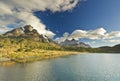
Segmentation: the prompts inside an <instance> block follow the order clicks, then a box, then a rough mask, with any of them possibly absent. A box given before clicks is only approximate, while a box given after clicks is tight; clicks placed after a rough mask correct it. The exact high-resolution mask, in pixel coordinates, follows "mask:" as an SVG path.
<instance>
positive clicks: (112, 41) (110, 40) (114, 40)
mask: <svg viewBox="0 0 120 81" xmlns="http://www.w3.org/2000/svg"><path fill="white" fill-rule="evenodd" d="M104 42H111V43H120V40H118V39H108V40H104Z"/></svg>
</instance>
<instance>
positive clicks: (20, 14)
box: [0, 0, 120, 47]
mask: <svg viewBox="0 0 120 81" xmlns="http://www.w3.org/2000/svg"><path fill="white" fill-rule="evenodd" d="M0 5H1V7H0V11H2V12H1V13H0V33H4V32H5V31H8V30H11V29H13V28H16V27H19V26H24V25H26V24H31V25H32V26H34V27H35V29H37V30H38V31H39V33H41V34H45V35H47V36H48V37H51V38H53V39H54V40H55V41H57V42H61V41H64V40H65V39H72V38H75V39H78V40H79V41H82V42H85V43H88V44H90V45H91V46H93V47H99V46H106V45H107V46H113V45H115V44H119V43H120V23H119V21H120V10H119V8H120V0H81V1H80V0H66V1H64V0H51V1H50V0H31V1H29V0H25V1H24V0H21V1H20V2H18V1H17V0H6V1H5V0H1V1H0ZM5 21H6V22H5Z"/></svg>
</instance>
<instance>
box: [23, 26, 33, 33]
mask: <svg viewBox="0 0 120 81" xmlns="http://www.w3.org/2000/svg"><path fill="white" fill-rule="evenodd" d="M32 30H33V27H32V26H31V25H26V26H25V27H24V32H25V33H29V32H31V31H32Z"/></svg>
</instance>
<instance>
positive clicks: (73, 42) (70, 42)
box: [60, 39, 90, 48]
mask: <svg viewBox="0 0 120 81" xmlns="http://www.w3.org/2000/svg"><path fill="white" fill-rule="evenodd" d="M60 45H62V46H75V47H84V48H90V45H88V44H85V43H83V42H79V41H78V40H75V39H72V40H68V39H66V40H65V41H64V42H61V43H60Z"/></svg>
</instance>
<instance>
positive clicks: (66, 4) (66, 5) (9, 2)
mask: <svg viewBox="0 0 120 81" xmlns="http://www.w3.org/2000/svg"><path fill="white" fill-rule="evenodd" d="M78 2H79V0H20V1H18V0H0V5H1V6H0V27H1V26H2V28H3V26H4V28H3V29H6V27H7V26H8V25H10V24H13V25H14V26H17V25H18V23H19V26H24V25H25V24H31V25H32V26H34V28H35V29H37V30H38V31H39V33H41V34H45V35H47V36H49V37H53V36H54V35H55V34H54V33H53V32H52V31H49V30H46V26H45V24H43V23H42V21H41V20H40V19H38V18H37V17H36V16H35V15H34V14H33V13H34V12H35V11H45V10H51V11H52V12H60V11H66V10H72V9H73V8H74V7H75V6H76V5H77V3H78ZM5 26H6V27H5Z"/></svg>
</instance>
